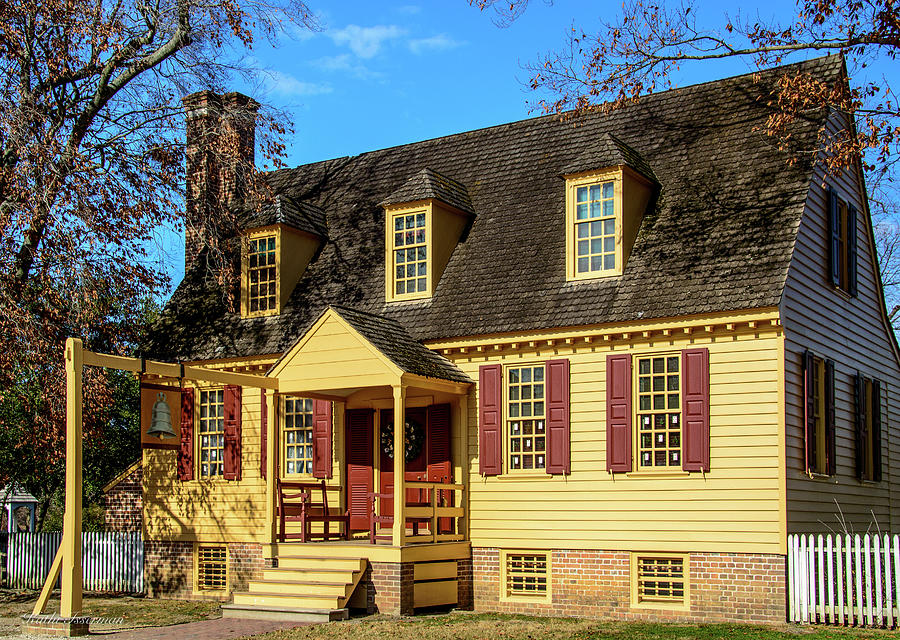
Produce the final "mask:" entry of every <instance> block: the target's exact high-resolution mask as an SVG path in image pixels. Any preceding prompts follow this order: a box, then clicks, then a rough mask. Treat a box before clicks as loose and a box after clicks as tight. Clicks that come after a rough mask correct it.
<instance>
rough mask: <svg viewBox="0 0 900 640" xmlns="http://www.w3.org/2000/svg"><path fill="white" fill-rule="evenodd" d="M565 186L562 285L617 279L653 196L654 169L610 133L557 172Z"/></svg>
mask: <svg viewBox="0 0 900 640" xmlns="http://www.w3.org/2000/svg"><path fill="white" fill-rule="evenodd" d="M561 173H562V177H563V178H564V179H565V181H566V195H565V198H566V256H565V259H566V280H587V279H591V278H607V277H610V276H620V275H622V273H623V272H624V271H625V265H626V264H627V263H628V258H629V257H630V256H631V249H632V247H633V246H634V243H635V240H636V239H637V235H638V230H639V229H640V227H641V220H642V219H643V217H644V213H645V212H646V211H647V208H648V207H651V206H652V203H653V201H654V199H655V197H656V193H657V192H658V187H659V184H658V182H657V180H656V177H655V176H654V174H653V170H652V169H651V168H650V165H649V164H647V162H646V160H644V159H643V158H642V157H641V154H640V153H638V152H637V150H635V149H633V148H632V147H630V146H628V145H627V144H625V143H624V142H623V141H622V140H620V139H619V138H617V137H616V136H614V135H612V134H611V133H603V134H601V135H600V136H599V137H598V138H597V139H596V140H595V141H594V143H593V144H591V145H589V146H588V147H585V148H584V149H583V150H582V153H581V154H580V155H578V156H577V157H576V158H574V159H572V160H571V162H569V163H568V164H567V165H566V166H564V167H562V168H561Z"/></svg>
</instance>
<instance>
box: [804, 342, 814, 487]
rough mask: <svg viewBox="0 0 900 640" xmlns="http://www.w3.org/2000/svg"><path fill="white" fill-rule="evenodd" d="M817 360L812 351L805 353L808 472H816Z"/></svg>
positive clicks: (805, 429) (805, 430) (805, 422)
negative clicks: (815, 388)
mask: <svg viewBox="0 0 900 640" xmlns="http://www.w3.org/2000/svg"><path fill="white" fill-rule="evenodd" d="M815 367H816V359H815V356H813V354H812V351H809V350H807V351H804V352H803V411H804V414H803V426H804V434H805V439H806V448H805V452H806V472H807V473H812V472H814V471H816V396H815V393H814V390H813V387H814V386H815V384H816V378H815Z"/></svg>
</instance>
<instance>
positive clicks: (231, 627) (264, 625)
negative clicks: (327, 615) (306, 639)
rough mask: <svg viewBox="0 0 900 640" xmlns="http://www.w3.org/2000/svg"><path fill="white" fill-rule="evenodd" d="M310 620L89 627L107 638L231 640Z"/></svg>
mask: <svg viewBox="0 0 900 640" xmlns="http://www.w3.org/2000/svg"><path fill="white" fill-rule="evenodd" d="M307 624H312V623H309V622H274V621H271V620H245V619H241V618H217V619H215V620H201V621H200V622H188V623H186V624H173V625H171V626H168V627H147V628H145V629H135V630H133V631H119V632H116V633H103V631H102V629H103V627H94V628H92V629H91V635H94V634H103V637H104V638H110V640H230V639H231V638H240V637H242V636H252V635H257V634H260V633H268V632H270V631H276V630H278V629H290V628H293V627H302V626H304V625H307Z"/></svg>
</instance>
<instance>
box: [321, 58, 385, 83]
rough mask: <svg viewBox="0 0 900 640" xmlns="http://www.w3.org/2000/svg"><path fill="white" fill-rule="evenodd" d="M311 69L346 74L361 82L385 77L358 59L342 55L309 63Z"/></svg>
mask: <svg viewBox="0 0 900 640" xmlns="http://www.w3.org/2000/svg"><path fill="white" fill-rule="evenodd" d="M309 65H310V67H312V68H313V69H315V70H316V71H324V72H326V73H346V74H349V75H351V76H353V77H354V78H359V79H360V80H378V79H380V78H383V77H384V74H383V73H381V72H379V71H372V70H371V69H369V68H368V67H366V66H365V65H364V64H362V63H361V62H360V61H359V59H358V58H356V57H355V56H353V55H351V54H349V53H342V54H340V55H338V56H325V57H324V58H318V59H316V60H313V61H312V62H310V63H309Z"/></svg>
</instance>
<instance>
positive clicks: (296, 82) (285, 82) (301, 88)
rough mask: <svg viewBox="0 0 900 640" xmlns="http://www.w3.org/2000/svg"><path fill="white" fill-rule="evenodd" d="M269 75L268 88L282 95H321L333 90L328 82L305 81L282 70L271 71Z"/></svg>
mask: <svg viewBox="0 0 900 640" xmlns="http://www.w3.org/2000/svg"><path fill="white" fill-rule="evenodd" d="M268 76H269V77H268V78H267V80H266V83H265V84H266V88H267V89H268V90H269V91H271V92H272V93H275V94H278V95H281V96H320V95H322V94H325V93H331V92H332V91H333V89H332V88H331V86H329V85H327V84H319V83H315V82H305V81H303V80H300V79H298V78H295V77H294V76H292V75H290V74H287V73H282V72H281V71H270V72H269V73H268Z"/></svg>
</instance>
